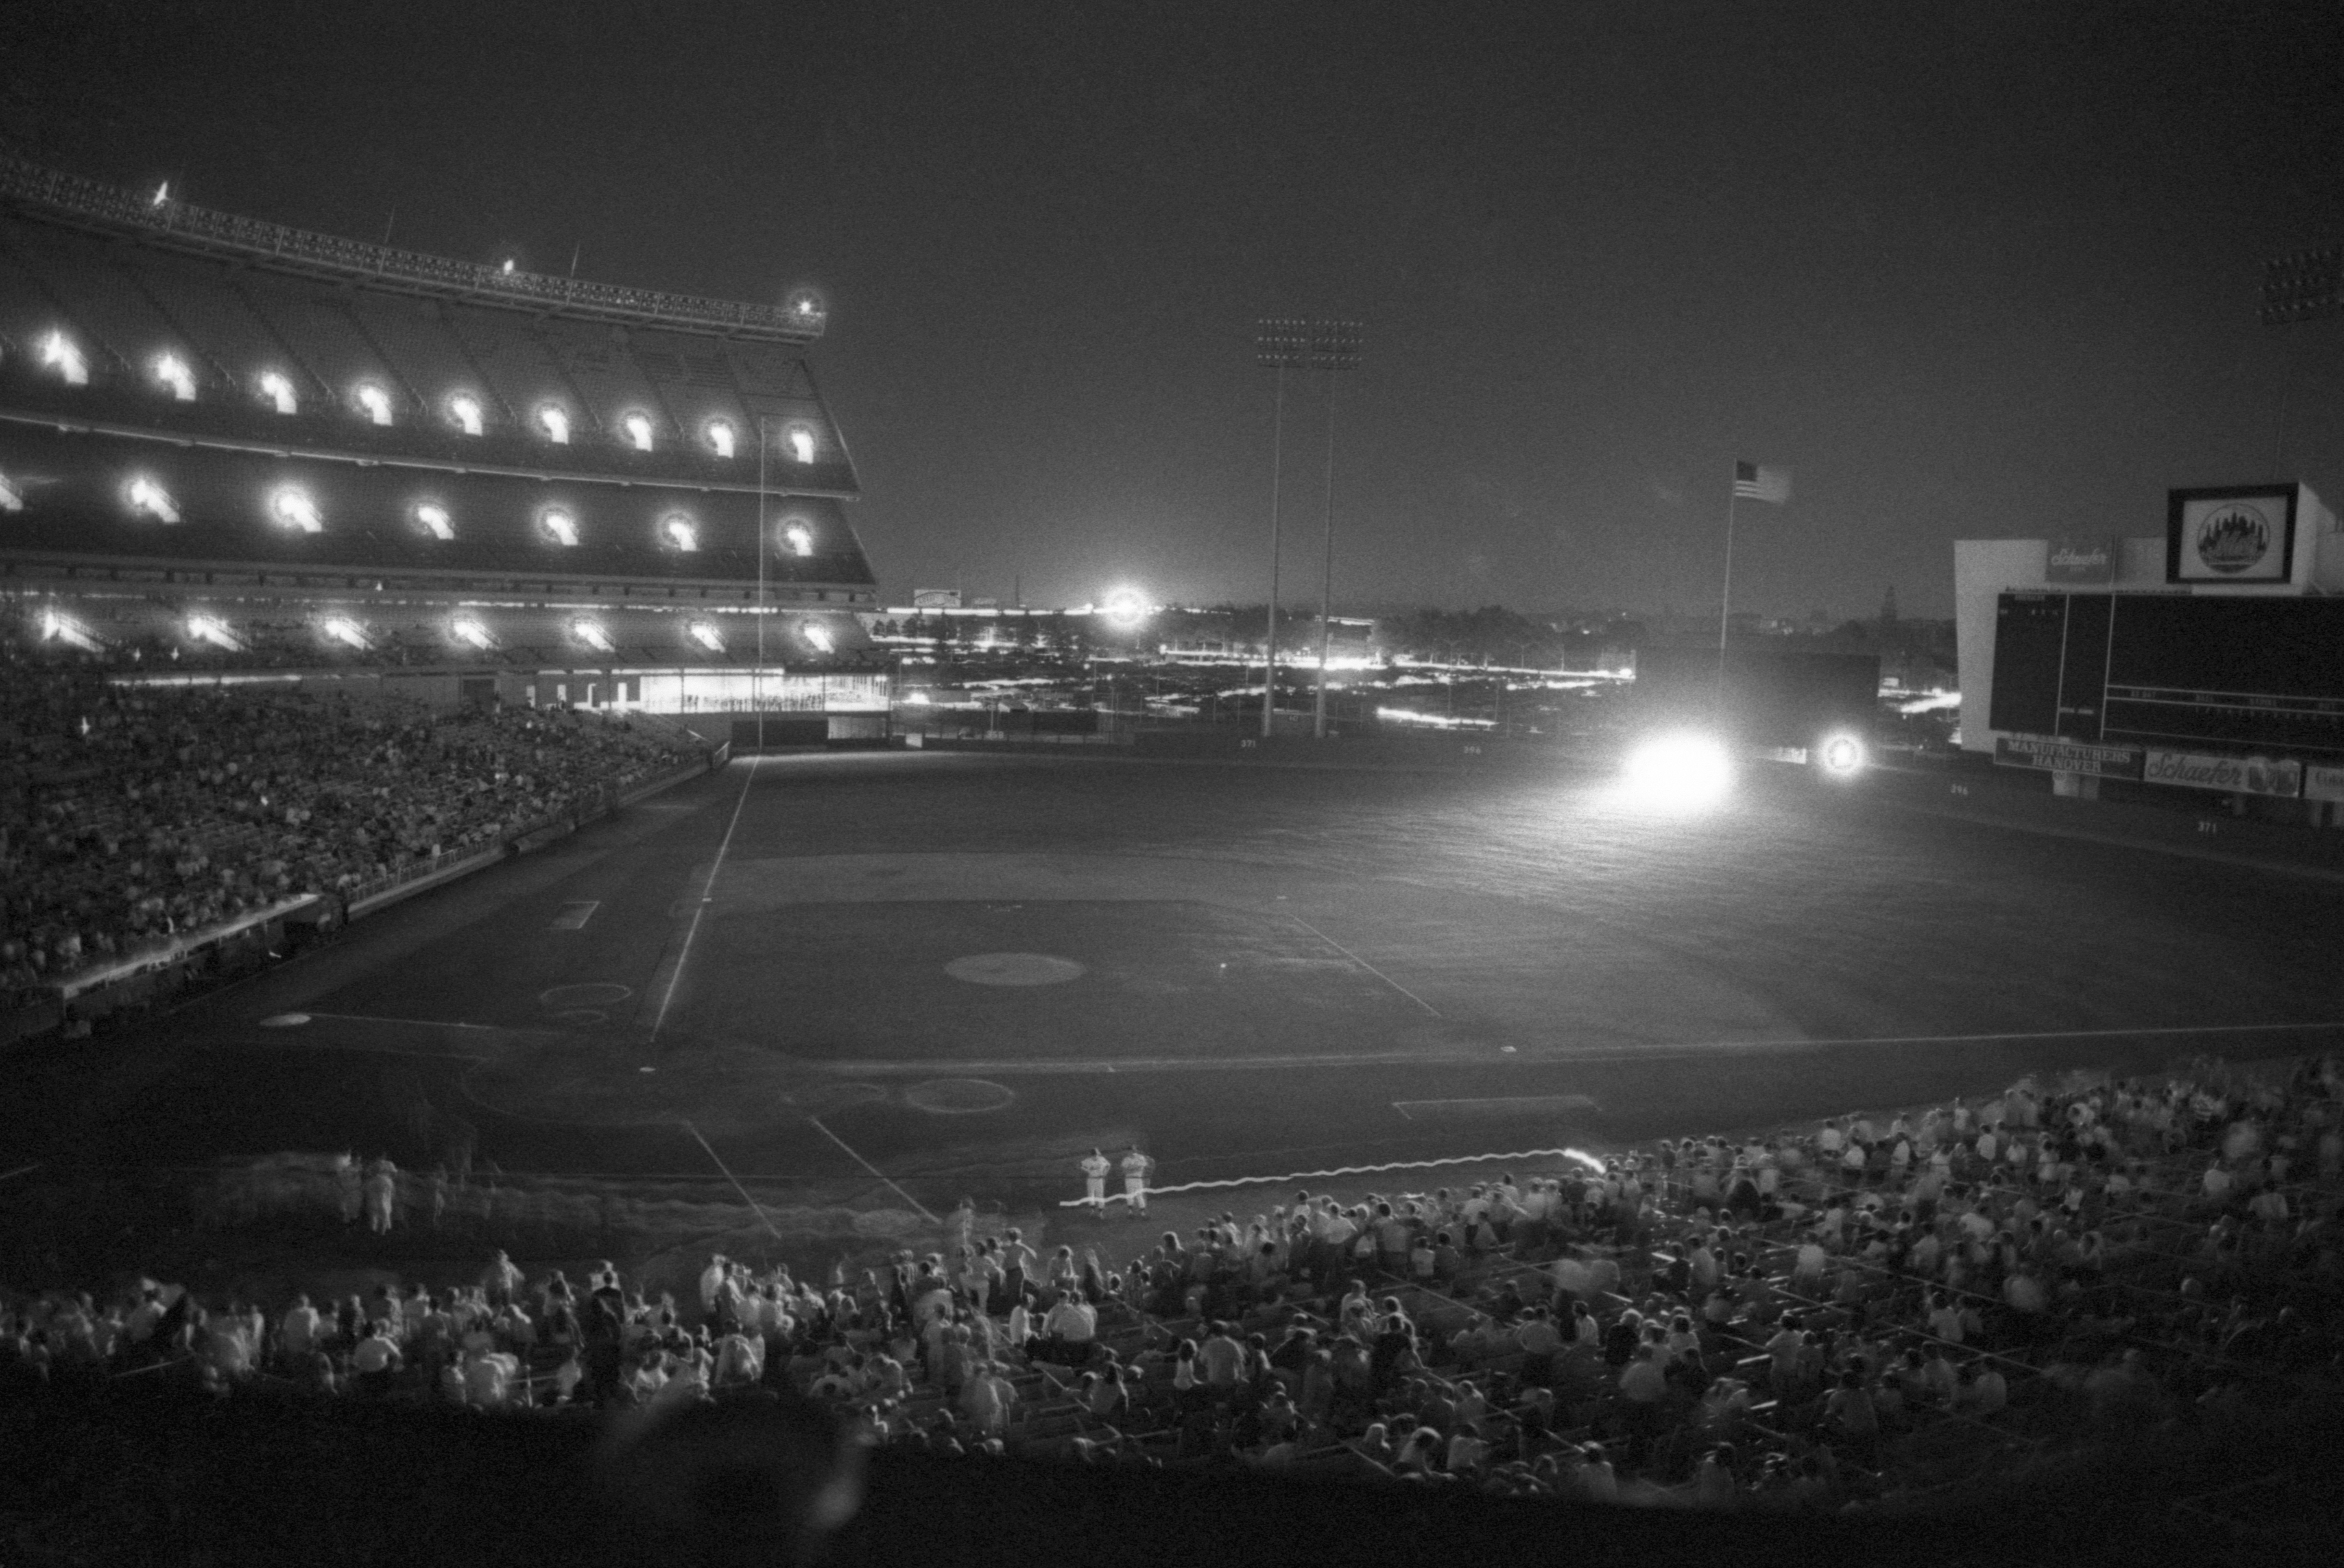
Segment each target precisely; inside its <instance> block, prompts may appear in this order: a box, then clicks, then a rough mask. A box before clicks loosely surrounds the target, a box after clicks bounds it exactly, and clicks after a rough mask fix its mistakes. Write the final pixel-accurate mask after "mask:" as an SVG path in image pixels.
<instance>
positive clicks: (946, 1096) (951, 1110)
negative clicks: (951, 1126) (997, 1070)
mask: <svg viewBox="0 0 2344 1568" xmlns="http://www.w3.org/2000/svg"><path fill="white" fill-rule="evenodd" d="M1015 1098H1017V1096H1016V1095H1015V1093H1013V1092H1011V1091H1010V1090H1009V1089H1008V1088H1006V1087H1003V1086H1002V1085H1000V1084H997V1083H995V1082H993V1081H992V1080H991V1079H990V1078H930V1079H928V1080H927V1082H925V1083H918V1084H914V1085H913V1086H912V1087H910V1088H907V1089H905V1090H904V1104H905V1105H908V1106H914V1107H916V1108H919V1109H921V1110H924V1111H933V1112H935V1114H936V1115H938V1116H976V1115H980V1114H982V1113H983V1112H985V1111H989V1110H1001V1109H1004V1108H1006V1107H1007V1106H1008V1105H1009V1104H1010V1102H1011V1101H1013V1100H1015Z"/></svg>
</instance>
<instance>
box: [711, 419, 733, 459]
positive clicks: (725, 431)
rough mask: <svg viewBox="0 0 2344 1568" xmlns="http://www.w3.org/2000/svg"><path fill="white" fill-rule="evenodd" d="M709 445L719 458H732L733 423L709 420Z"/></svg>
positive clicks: (730, 421)
mask: <svg viewBox="0 0 2344 1568" xmlns="http://www.w3.org/2000/svg"><path fill="white" fill-rule="evenodd" d="M708 444H709V446H710V447H711V448H712V449H713V450H715V453H716V455H717V456H718V457H720V458H729V457H731V456H732V420H709V421H708Z"/></svg>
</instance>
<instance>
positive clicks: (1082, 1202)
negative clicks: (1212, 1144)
mask: <svg viewBox="0 0 2344 1568" xmlns="http://www.w3.org/2000/svg"><path fill="white" fill-rule="evenodd" d="M1549 1158H1552V1159H1576V1160H1579V1161H1581V1162H1582V1163H1584V1164H1585V1165H1587V1166H1588V1167H1589V1168H1591V1169H1595V1170H1601V1169H1602V1168H1603V1162H1602V1161H1601V1160H1600V1159H1598V1158H1595V1157H1594V1156H1593V1155H1591V1154H1589V1153H1588V1152H1587V1151H1586V1150H1584V1149H1579V1148H1525V1149H1518V1150H1516V1151H1514V1152H1513V1153H1511V1154H1460V1155H1453V1156H1451V1157H1450V1158H1447V1159H1394V1160H1389V1161H1386V1162H1385V1163H1384V1164H1382V1165H1339V1166H1337V1167H1336V1168H1334V1169H1332V1170H1290V1171H1288V1172H1287V1173H1286V1174H1285V1175H1284V1176H1232V1177H1228V1178H1226V1179H1221V1180H1217V1181H1182V1182H1176V1183H1175V1184H1174V1185H1172V1186H1170V1187H1151V1188H1148V1189H1146V1191H1145V1192H1144V1193H1143V1194H1142V1196H1144V1197H1147V1198H1157V1197H1160V1196H1162V1195H1163V1194H1165V1193H1167V1192H1203V1191H1205V1190H1207V1189H1213V1188H1228V1187H1282V1186H1284V1185H1286V1184H1287V1183H1288V1182H1291V1181H1324V1180H1326V1179H1328V1178H1329V1177H1335V1176H1374V1175H1378V1174H1379V1173H1381V1172H1383V1171H1387V1170H1430V1169H1431V1168H1433V1167H1435V1166H1440V1165H1494V1164H1496V1163H1497V1162H1498V1161H1499V1160H1501V1159H1502V1160H1522V1159H1549ZM1129 1201H1130V1199H1129V1197H1128V1196H1127V1194H1124V1193H1119V1192H1118V1193H1111V1194H1109V1195H1108V1196H1107V1197H1106V1198H1105V1199H1098V1200H1096V1202H1094V1200H1093V1199H1088V1198H1067V1199H1060V1200H1059V1203H1058V1207H1059V1208H1061V1209H1091V1208H1099V1209H1104V1208H1105V1207H1106V1205H1107V1204H1109V1203H1127V1202H1129Z"/></svg>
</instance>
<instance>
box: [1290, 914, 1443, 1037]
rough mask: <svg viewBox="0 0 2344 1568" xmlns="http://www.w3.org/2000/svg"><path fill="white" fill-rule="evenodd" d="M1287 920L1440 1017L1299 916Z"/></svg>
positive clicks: (1414, 996) (1427, 1003)
mask: <svg viewBox="0 0 2344 1568" xmlns="http://www.w3.org/2000/svg"><path fill="white" fill-rule="evenodd" d="M1287 918H1288V920H1291V921H1293V922H1294V923H1295V924H1296V925H1297V926H1301V927H1302V929H1304V930H1305V931H1308V932H1309V933H1310V935H1312V936H1316V937H1317V938H1318V940H1319V941H1321V942H1324V943H1325V944H1327V946H1329V947H1332V948H1333V949H1335V951H1336V952H1338V953H1340V954H1341V955H1342V956H1344V957H1346V958H1349V960H1350V961H1351V962H1352V963H1354V964H1357V965H1358V966H1359V967H1360V968H1362V969H1365V970H1366V971H1367V972H1368V973H1369V974H1370V975H1373V976H1375V977H1376V978H1377V979H1379V980H1381V981H1382V982H1383V983H1384V984H1385V985H1387V986H1390V987H1391V988H1392V989H1393V990H1395V991H1398V992H1399V994H1400V995H1401V996H1406V997H1407V998H1408V999H1409V1001H1411V1002H1414V1003H1415V1004H1416V1005H1417V1006H1418V1007H1422V1008H1423V1009H1424V1010H1425V1011H1426V1012H1428V1013H1430V1014H1431V1015H1432V1016H1433V1017H1436V1018H1437V1017H1440V1008H1438V1007H1434V1006H1433V1005H1432V1004H1431V1003H1430V1002H1428V1001H1426V1000H1425V999H1424V998H1423V997H1421V996H1418V995H1417V994H1416V993H1415V992H1413V991H1411V990H1409V988H1408V987H1407V986H1403V985H1401V984H1400V983H1399V981H1398V980H1395V979H1393V978H1392V977H1391V976H1389V975H1387V974H1385V973H1384V972H1383V971H1382V970H1381V969H1379V968H1377V967H1376V966H1374V965H1373V964H1370V963H1369V962H1368V961H1367V960H1366V959H1365V958H1362V957H1360V956H1359V955H1358V954H1357V953H1354V952H1352V951H1351V950H1350V949H1349V947H1346V946H1343V945H1342V944H1341V943H1340V942H1338V941H1336V940H1335V939H1334V938H1333V937H1332V936H1328V935H1327V933H1325V932H1324V931H1321V930H1319V929H1318V927H1317V926H1313V925H1311V924H1310V922H1308V920H1305V919H1304V918H1302V916H1299V915H1288V916H1287Z"/></svg>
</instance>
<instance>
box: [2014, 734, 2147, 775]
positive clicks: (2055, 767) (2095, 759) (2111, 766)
mask: <svg viewBox="0 0 2344 1568" xmlns="http://www.w3.org/2000/svg"><path fill="white" fill-rule="evenodd" d="M1994 760H1995V764H1996V765H1998V766H2001V767H2006V768H2042V769H2045V770H2046V771H2048V772H2051V773H2061V774H2088V775H2089V776H2091V777H2093V778H2101V779H2137V778H2138V777H2140V770H2141V749H2140V748H2139V747H2138V746H2102V745H2094V744H2090V743H2088V742H2085V741H2063V740H2058V739H2056V738H2055V737H2053V736H2050V735H1996V736H1995V740H1994Z"/></svg>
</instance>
